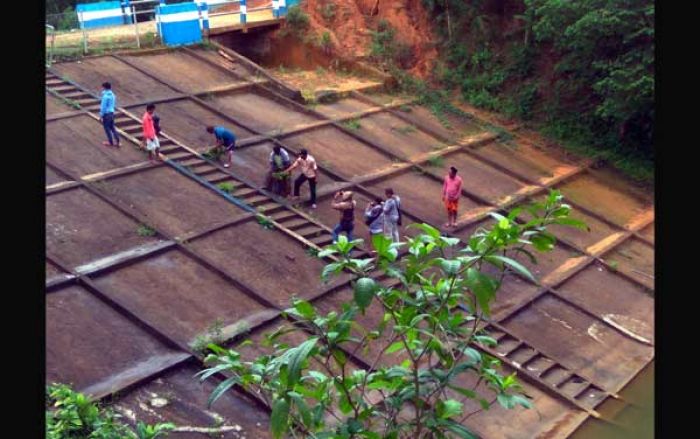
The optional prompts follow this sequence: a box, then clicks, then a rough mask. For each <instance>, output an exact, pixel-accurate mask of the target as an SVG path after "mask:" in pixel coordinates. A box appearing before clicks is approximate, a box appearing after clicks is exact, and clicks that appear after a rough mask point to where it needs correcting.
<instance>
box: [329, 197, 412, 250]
mask: <svg viewBox="0 0 700 439" xmlns="http://www.w3.org/2000/svg"><path fill="white" fill-rule="evenodd" d="M353 195H354V194H353V192H352V191H338V192H336V193H335V195H334V196H333V202H332V203H331V207H332V208H333V209H336V210H338V211H340V221H339V222H338V224H337V225H336V226H335V227H334V228H333V233H332V234H333V242H336V241H337V240H338V236H340V234H341V233H343V232H345V235H346V236H347V238H348V240H352V239H353V230H354V229H355V208H356V207H357V201H355V200H354V198H353ZM384 195H385V196H386V199H382V198H381V197H377V198H375V200H374V201H370V202H369V203H368V204H367V207H366V208H365V212H364V219H365V224H366V225H367V226H368V227H369V234H370V238H371V237H372V236H373V235H378V234H382V233H383V234H384V235H385V236H386V237H387V238H390V239H391V240H392V241H393V242H399V226H400V225H401V198H399V196H398V195H396V194H395V193H394V190H393V189H392V188H386V189H385V190H384Z"/></svg>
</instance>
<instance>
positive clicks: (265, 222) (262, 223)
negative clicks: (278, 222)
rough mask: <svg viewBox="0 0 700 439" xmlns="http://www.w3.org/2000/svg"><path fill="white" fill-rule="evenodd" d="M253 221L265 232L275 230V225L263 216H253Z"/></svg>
mask: <svg viewBox="0 0 700 439" xmlns="http://www.w3.org/2000/svg"><path fill="white" fill-rule="evenodd" d="M255 219H256V221H257V222H258V224H260V226H261V227H262V228H263V229H265V230H272V229H274V228H275V225H274V223H273V222H272V220H271V219H270V218H269V217H267V216H265V215H262V214H258V215H256V216H255Z"/></svg>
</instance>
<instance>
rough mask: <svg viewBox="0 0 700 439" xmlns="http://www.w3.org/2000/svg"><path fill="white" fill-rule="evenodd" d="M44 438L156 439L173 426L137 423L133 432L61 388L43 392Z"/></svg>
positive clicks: (104, 410) (115, 417)
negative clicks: (44, 410)
mask: <svg viewBox="0 0 700 439" xmlns="http://www.w3.org/2000/svg"><path fill="white" fill-rule="evenodd" d="M46 401H47V410H46V437H47V438H48V439H157V438H165V437H166V436H167V432H168V431H171V430H173V429H174V428H175V425H173V424H170V423H167V424H157V425H148V424H144V423H143V422H141V421H139V422H138V423H137V424H136V431H135V432H134V431H133V430H131V429H130V428H129V427H128V426H126V425H125V424H123V423H121V422H120V421H119V418H120V416H119V415H117V414H116V413H114V412H113V411H112V410H109V409H107V408H104V407H100V406H98V405H97V404H96V403H94V402H92V401H90V399H89V398H88V397H87V396H85V395H83V394H82V393H78V392H75V391H73V390H71V388H70V386H67V385H65V384H52V385H50V386H47V388H46Z"/></svg>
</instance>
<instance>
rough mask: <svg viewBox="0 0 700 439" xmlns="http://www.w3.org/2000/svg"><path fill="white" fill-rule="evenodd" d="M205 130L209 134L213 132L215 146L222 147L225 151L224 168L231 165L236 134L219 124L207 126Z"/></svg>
mask: <svg viewBox="0 0 700 439" xmlns="http://www.w3.org/2000/svg"><path fill="white" fill-rule="evenodd" d="M207 132H208V133H209V134H214V136H215V137H216V146H217V147H218V146H222V145H223V147H224V151H225V152H226V163H224V168H228V167H229V166H231V159H232V157H233V148H234V147H235V146H236V136H235V135H234V134H233V133H232V132H231V131H230V130H227V129H226V128H224V127H221V126H216V127H215V126H208V127H207Z"/></svg>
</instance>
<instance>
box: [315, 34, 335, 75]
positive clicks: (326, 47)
mask: <svg viewBox="0 0 700 439" xmlns="http://www.w3.org/2000/svg"><path fill="white" fill-rule="evenodd" d="M318 46H319V47H320V48H321V49H322V50H323V52H324V53H326V54H330V53H331V51H332V50H333V40H332V39H331V34H330V32H328V31H325V32H323V33H322V34H321V36H320V37H319V40H318ZM319 68H320V67H319ZM324 73H325V71H324Z"/></svg>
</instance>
